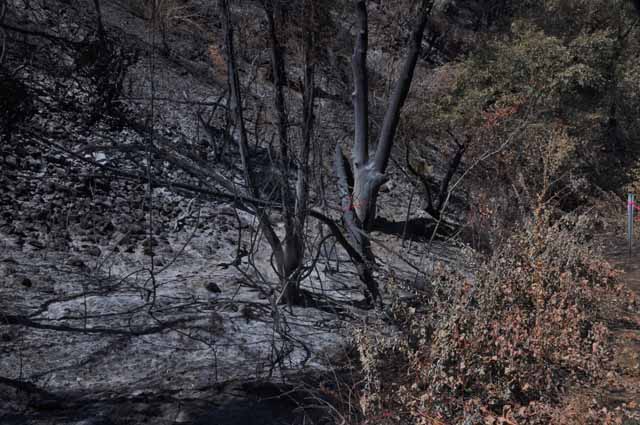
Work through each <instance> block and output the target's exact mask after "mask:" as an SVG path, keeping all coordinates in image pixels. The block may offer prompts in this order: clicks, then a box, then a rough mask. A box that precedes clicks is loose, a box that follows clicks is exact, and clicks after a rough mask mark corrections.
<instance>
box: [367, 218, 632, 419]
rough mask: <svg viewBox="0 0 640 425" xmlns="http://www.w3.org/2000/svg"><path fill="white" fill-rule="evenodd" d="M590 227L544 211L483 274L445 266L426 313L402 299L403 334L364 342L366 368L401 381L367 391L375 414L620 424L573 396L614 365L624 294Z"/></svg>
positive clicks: (384, 379) (381, 379) (382, 379)
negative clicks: (611, 321)
mask: <svg viewBox="0 0 640 425" xmlns="http://www.w3.org/2000/svg"><path fill="white" fill-rule="evenodd" d="M584 227H585V225H584V223H582V224H581V222H580V220H563V219H561V220H557V221H556V222H555V224H552V223H551V214H550V213H547V212H545V211H544V210H541V209H538V210H536V213H535V216H534V218H533V219H532V220H531V221H530V222H529V224H528V225H527V227H526V228H525V229H524V230H522V231H520V232H518V233H516V234H514V235H513V236H512V237H511V238H509V240H508V241H507V243H506V244H505V245H504V247H502V248H501V249H500V250H499V251H497V252H496V253H495V254H494V255H493V257H492V258H491V259H490V260H489V261H487V262H486V263H485V264H484V265H483V266H482V267H480V269H479V270H478V271H477V273H476V274H475V278H474V279H473V280H469V279H465V278H463V277H462V276H460V275H459V274H457V273H455V272H452V271H448V270H446V269H444V268H441V269H440V270H439V271H437V272H436V275H435V279H434V281H433V287H434V289H433V296H431V297H429V298H426V297H425V298H424V299H423V300H422V301H421V304H422V308H419V309H418V310H416V309H415V308H407V307H406V306H404V307H403V306H401V305H398V306H397V307H396V308H395V309H394V315H395V318H396V320H398V324H400V325H401V326H399V328H400V329H402V330H403V331H404V333H403V337H398V338H397V340H395V341H393V342H387V343H385V344H382V343H381V341H379V340H375V341H370V340H369V341H365V343H364V344H361V346H360V353H361V358H362V359H363V360H364V363H365V364H368V365H375V367H373V368H369V369H366V370H368V371H369V372H370V371H375V370H380V369H382V370H383V372H389V371H391V370H393V373H394V374H395V376H397V377H398V378H397V382H398V385H396V386H394V385H393V384H392V382H391V380H392V379H393V378H392V377H390V376H389V375H388V373H387V374H385V373H382V374H380V375H379V376H377V377H369V381H370V382H378V383H380V384H379V385H371V386H369V387H367V388H365V391H364V394H363V397H364V398H365V399H366V400H367V401H372V400H375V401H376V403H369V404H368V405H367V407H368V409H369V411H368V412H367V413H368V414H369V417H379V416H380V415H383V416H384V415H385V414H388V415H391V417H394V418H396V421H395V422H392V423H404V422H407V423H416V424H437V423H443V424H453V423H456V424H457V423H465V424H466V423H468V424H476V423H486V424H548V423H576V424H578V423H580V424H582V423H584V424H592V423H593V424H596V423H597V424H609V423H611V424H613V423H616V422H613V421H614V420H617V418H616V416H615V415H613V414H612V413H610V412H605V413H606V414H604V413H603V411H601V410H598V408H597V407H595V406H589V407H584V406H583V404H582V403H580V402H579V401H580V400H578V399H575V400H569V401H566V400H565V399H564V397H565V396H564V395H565V393H566V391H567V390H568V389H569V388H576V387H589V386H594V385H596V384H597V383H598V382H600V381H602V380H603V379H604V377H605V376H606V374H607V372H608V371H610V370H611V366H608V365H610V364H611V362H610V360H611V345H610V338H609V330H608V328H607V326H606V321H605V315H604V309H606V308H608V306H610V305H611V303H613V302H614V301H615V302H619V301H617V300H618V299H619V298H622V297H621V293H622V291H623V290H622V287H621V286H620V285H619V284H618V283H617V279H616V276H617V272H616V271H615V270H614V269H613V267H612V266H611V265H610V264H609V263H607V262H606V261H604V260H603V259H602V257H601V256H600V255H599V254H598V253H597V252H596V251H595V250H594V249H592V248H590V247H588V246H587V245H585V244H584V243H583V239H584V238H581V237H577V236H576V234H577V233H579V232H582V231H584ZM586 227H588V226H586ZM420 311H422V312H420ZM363 341H364V340H362V339H361V340H359V342H360V343H362V342H363ZM394 351H395V354H394V353H392V352H394ZM398 354H401V355H398ZM403 359H406V360H403ZM381 365H384V368H381ZM407 378H408V379H407ZM367 391H368V392H367ZM572 412H575V415H574V413H572ZM572 415H573V416H575V418H576V419H575V420H576V421H577V420H579V419H578V418H579V417H582V418H583V419H584V420H585V422H575V421H573V419H572V417H573V416H572ZM580 415H582V416H580ZM559 418H564V419H562V420H560V419H559ZM565 419H566V420H565ZM572 421H573V422H572ZM369 423H374V422H369Z"/></svg>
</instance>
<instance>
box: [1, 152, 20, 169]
mask: <svg viewBox="0 0 640 425" xmlns="http://www.w3.org/2000/svg"><path fill="white" fill-rule="evenodd" d="M4 163H5V164H7V167H11V168H16V167H17V166H18V160H17V159H16V157H15V156H13V155H9V156H7V157H6V158H5V159H4Z"/></svg>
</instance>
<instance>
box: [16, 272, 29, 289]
mask: <svg viewBox="0 0 640 425" xmlns="http://www.w3.org/2000/svg"><path fill="white" fill-rule="evenodd" d="M13 281H14V283H15V284H17V285H22V286H24V287H25V288H31V287H32V286H33V282H31V279H29V278H28V277H26V276H22V275H17V276H15V277H14V280H13Z"/></svg>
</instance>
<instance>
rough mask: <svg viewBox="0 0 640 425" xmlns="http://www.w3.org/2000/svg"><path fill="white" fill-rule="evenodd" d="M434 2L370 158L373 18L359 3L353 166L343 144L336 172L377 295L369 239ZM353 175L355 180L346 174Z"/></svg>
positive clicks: (424, 10) (420, 24)
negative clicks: (370, 32)
mask: <svg viewBox="0 0 640 425" xmlns="http://www.w3.org/2000/svg"><path fill="white" fill-rule="evenodd" d="M432 6H433V2H432V1H430V0H422V2H421V4H420V10H419V14H418V18H417V20H416V22H415V25H414V28H413V30H412V32H411V39H410V45H409V50H408V52H407V56H406V58H405V60H404V64H403V66H402V70H401V72H400V76H399V78H398V80H397V81H396V83H395V87H394V89H393V93H392V95H391V98H390V99H389V105H388V106H387V110H386V113H385V116H384V121H383V124H382V130H381V132H380V136H379V139H378V144H377V147H376V151H375V154H374V157H373V158H369V134H368V133H369V110H368V108H369V100H368V90H369V82H368V75H367V65H366V60H367V49H368V18H367V2H366V0H358V1H356V22H357V30H356V31H357V33H356V42H355V48H354V51H353V56H352V71H353V82H354V91H353V95H352V97H353V107H354V120H355V122H354V128H355V136H354V139H355V140H354V146H353V155H352V163H353V168H352V169H349V167H348V165H347V164H346V161H345V160H344V158H343V155H342V152H341V150H340V148H339V147H338V149H337V150H336V174H337V176H338V180H339V182H340V183H339V185H340V192H341V197H342V207H343V222H344V224H345V226H346V227H347V230H348V232H349V235H350V236H351V239H352V240H353V242H354V243H355V245H356V246H357V249H358V251H359V252H360V254H361V255H362V256H363V258H365V262H364V264H363V265H362V266H363V268H364V269H363V272H362V273H360V278H361V279H362V280H363V282H364V283H365V285H366V286H367V289H368V292H369V295H370V296H371V297H373V299H376V298H377V297H378V296H379V294H378V289H377V284H376V283H375V281H374V280H373V278H372V276H373V275H372V272H371V266H372V265H373V261H372V260H373V255H372V253H371V249H370V246H369V241H368V238H367V231H368V230H370V229H371V226H372V224H373V222H374V220H375V216H376V201H377V197H378V192H379V190H380V187H381V186H382V185H383V184H384V183H385V182H386V181H387V177H386V176H385V171H386V168H387V164H388V162H389V157H390V156H391V148H392V146H393V141H394V138H395V134H396V130H397V127H398V122H399V120H400V112H401V110H402V107H403V106H404V103H405V101H406V98H407V95H408V93H409V89H410V87H411V82H412V80H413V73H414V70H415V67H416V64H417V61H418V57H419V55H420V51H421V48H422V38H423V35H424V31H425V27H426V24H427V19H428V17H429V13H430V12H431V8H432ZM349 174H352V175H353V182H352V183H351V182H349V181H348V179H347V177H348V175H349Z"/></svg>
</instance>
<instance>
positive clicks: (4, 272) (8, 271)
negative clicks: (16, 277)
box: [0, 264, 17, 277]
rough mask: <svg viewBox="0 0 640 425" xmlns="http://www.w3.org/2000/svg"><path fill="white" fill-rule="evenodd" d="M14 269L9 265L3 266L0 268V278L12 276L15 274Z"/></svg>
mask: <svg viewBox="0 0 640 425" xmlns="http://www.w3.org/2000/svg"><path fill="white" fill-rule="evenodd" d="M16 271H17V270H16V268H15V267H13V266H12V265H11V264H5V265H3V266H2V267H0V276H4V277H7V276H11V275H12V274H14V273H15V272H16Z"/></svg>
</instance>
